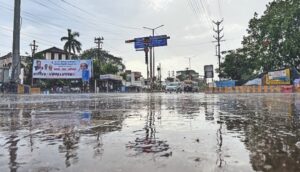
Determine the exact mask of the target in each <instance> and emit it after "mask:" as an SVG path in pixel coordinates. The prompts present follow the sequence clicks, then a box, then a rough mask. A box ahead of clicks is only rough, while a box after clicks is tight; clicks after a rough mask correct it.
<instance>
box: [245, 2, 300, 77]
mask: <svg viewBox="0 0 300 172" xmlns="http://www.w3.org/2000/svg"><path fill="white" fill-rule="evenodd" d="M299 28H300V1H299V0H274V1H273V2H271V3H269V4H268V5H267V9H266V11H265V12H264V14H263V15H262V16H261V17H260V18H258V15H257V14H256V13H255V15H254V18H253V19H251V20H250V22H249V29H248V36H246V37H245V38H244V41H243V47H244V48H245V49H246V50H247V51H246V55H249V56H251V57H252V58H253V60H255V61H256V62H257V65H258V67H261V69H262V70H263V71H270V70H276V69H281V68H284V67H287V66H288V67H297V66H298V65H299V64H300V47H299V43H300V30H299Z"/></svg>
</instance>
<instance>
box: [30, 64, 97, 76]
mask: <svg viewBox="0 0 300 172" xmlns="http://www.w3.org/2000/svg"><path fill="white" fill-rule="evenodd" d="M32 76H33V78H37V79H82V80H84V81H88V80H89V79H90V78H91V77H92V60H34V62H33V70H32Z"/></svg>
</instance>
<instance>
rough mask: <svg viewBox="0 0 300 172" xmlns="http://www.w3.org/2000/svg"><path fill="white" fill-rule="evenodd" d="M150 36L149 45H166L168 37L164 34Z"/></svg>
mask: <svg viewBox="0 0 300 172" xmlns="http://www.w3.org/2000/svg"><path fill="white" fill-rule="evenodd" d="M150 38H151V47H162V46H167V45H168V41H167V40H168V37H167V36H166V35H161V36H154V37H150Z"/></svg>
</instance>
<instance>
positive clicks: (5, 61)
mask: <svg viewBox="0 0 300 172" xmlns="http://www.w3.org/2000/svg"><path fill="white" fill-rule="evenodd" d="M27 58H30V57H29V56H22V55H21V64H22V66H26V65H27V63H26V59H27ZM12 59H13V57H12V53H11V52H10V53H8V54H6V55H5V56H2V57H0V67H5V68H10V67H11V65H12Z"/></svg>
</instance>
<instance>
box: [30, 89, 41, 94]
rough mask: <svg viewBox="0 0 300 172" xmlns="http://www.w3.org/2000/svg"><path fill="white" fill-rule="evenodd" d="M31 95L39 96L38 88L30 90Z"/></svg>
mask: <svg viewBox="0 0 300 172" xmlns="http://www.w3.org/2000/svg"><path fill="white" fill-rule="evenodd" d="M31 94H41V89H40V88H31Z"/></svg>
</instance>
